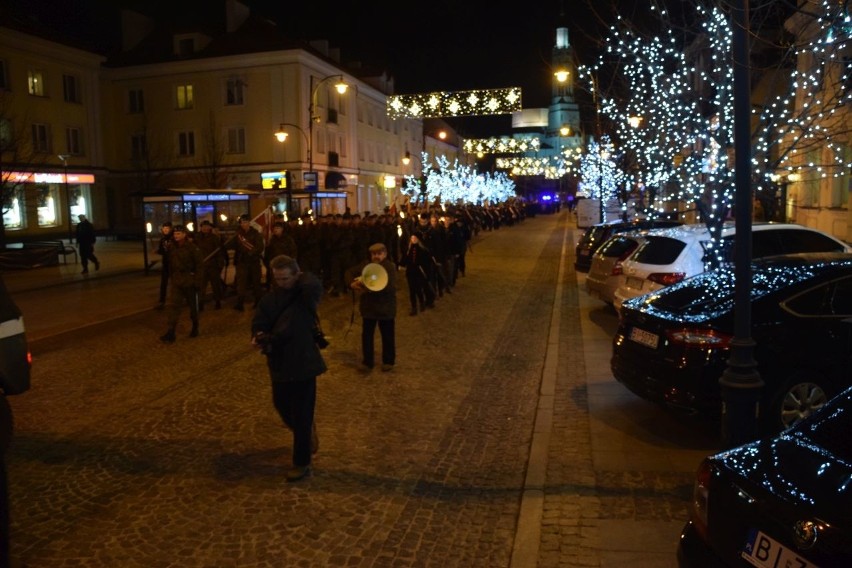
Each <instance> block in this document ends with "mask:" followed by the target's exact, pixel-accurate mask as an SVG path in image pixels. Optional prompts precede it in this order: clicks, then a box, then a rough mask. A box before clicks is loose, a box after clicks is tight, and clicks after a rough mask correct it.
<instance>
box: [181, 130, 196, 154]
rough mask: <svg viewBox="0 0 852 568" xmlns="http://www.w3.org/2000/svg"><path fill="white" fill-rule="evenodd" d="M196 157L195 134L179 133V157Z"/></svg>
mask: <svg viewBox="0 0 852 568" xmlns="http://www.w3.org/2000/svg"><path fill="white" fill-rule="evenodd" d="M194 155H195V133H194V132H180V133H178V156H194Z"/></svg>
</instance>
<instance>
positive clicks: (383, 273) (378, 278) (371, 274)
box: [360, 262, 388, 292]
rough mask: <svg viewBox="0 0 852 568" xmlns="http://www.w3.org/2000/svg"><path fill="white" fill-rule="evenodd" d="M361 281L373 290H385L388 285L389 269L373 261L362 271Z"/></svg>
mask: <svg viewBox="0 0 852 568" xmlns="http://www.w3.org/2000/svg"><path fill="white" fill-rule="evenodd" d="M360 280H361V282H362V283H363V284H364V287H365V288H367V290H370V291H371V292H378V291H380V290H384V289H385V286H387V285H388V271H387V270H385V267H384V266H382V265H381V264H379V263H377V262H371V263H369V264H368V265H367V266H365V267H364V270H362V271H361V277H360Z"/></svg>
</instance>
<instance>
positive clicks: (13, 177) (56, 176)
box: [3, 172, 95, 183]
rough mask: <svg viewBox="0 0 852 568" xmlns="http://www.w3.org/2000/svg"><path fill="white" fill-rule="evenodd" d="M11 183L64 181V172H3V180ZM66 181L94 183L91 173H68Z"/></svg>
mask: <svg viewBox="0 0 852 568" xmlns="http://www.w3.org/2000/svg"><path fill="white" fill-rule="evenodd" d="M7 181H9V182H11V183H65V174H62V173H46V172H3V182H4V183H5V182H7ZM68 183H95V176H93V175H92V174H75V173H70V172H69V173H68Z"/></svg>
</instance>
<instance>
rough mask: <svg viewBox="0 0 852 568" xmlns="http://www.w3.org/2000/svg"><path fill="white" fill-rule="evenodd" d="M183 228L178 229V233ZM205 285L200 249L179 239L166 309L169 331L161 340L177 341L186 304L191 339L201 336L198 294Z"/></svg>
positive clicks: (173, 250) (172, 252) (171, 265)
mask: <svg viewBox="0 0 852 568" xmlns="http://www.w3.org/2000/svg"><path fill="white" fill-rule="evenodd" d="M178 231H179V229H177V228H175V232H178ZM203 282H204V257H202V256H201V251H200V250H199V249H198V247H197V246H196V245H195V244H194V243H192V242H190V241H189V240H187V239H186V238H185V239H184V240H183V241H178V239H175V240H174V242H173V244H172V247H171V250H170V251H169V297H168V304H167V306H166V308H167V310H168V325H169V329H168V331H167V332H166V334H165V335H163V336H162V337H161V338H160V339H161V340H162V341H164V342H166V343H171V342H172V341H174V340H175V328H176V327H177V322H178V318H179V317H180V312H181V310H182V309H183V304H184V302H186V303H187V304H189V317H190V319H192V331H191V332H190V334H189V336H190V337H196V336H197V335H198V291H199V290H200V289H201V285H202V283H203Z"/></svg>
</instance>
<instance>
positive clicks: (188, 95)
mask: <svg viewBox="0 0 852 568" xmlns="http://www.w3.org/2000/svg"><path fill="white" fill-rule="evenodd" d="M177 107H178V108H179V109H189V108H192V85H179V86H178V88H177Z"/></svg>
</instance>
